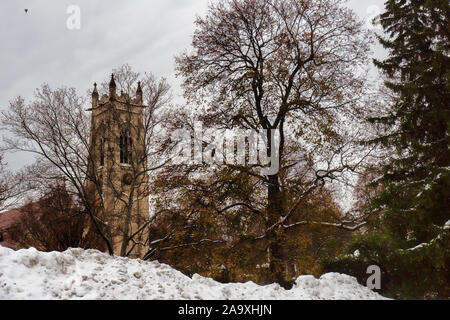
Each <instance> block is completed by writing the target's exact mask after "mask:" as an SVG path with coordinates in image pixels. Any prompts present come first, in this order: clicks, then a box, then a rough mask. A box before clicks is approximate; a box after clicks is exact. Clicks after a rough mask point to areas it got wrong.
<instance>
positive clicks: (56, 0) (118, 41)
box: [0, 0, 384, 169]
mask: <svg viewBox="0 0 450 320" xmlns="http://www.w3.org/2000/svg"><path fill="white" fill-rule="evenodd" d="M210 1H213V0H210ZM207 4H208V1H207V0H129V1H119V0H82V1H76V0H72V1H65V0H45V1H39V0H34V1H32V0H14V1H13V0H2V1H0V70H1V77H0V110H4V108H6V107H7V106H8V101H10V100H11V99H13V98H14V97H16V96H18V95H21V96H23V97H25V98H32V97H33V93H34V90H35V88H37V87H39V86H40V85H41V84H42V83H44V82H45V83H48V84H50V85H51V86H52V87H58V86H61V85H65V86H69V87H75V88H77V89H78V90H79V92H80V93H84V92H86V90H88V89H89V88H91V87H92V85H93V83H94V82H101V81H103V80H105V79H106V78H107V77H108V76H109V74H110V73H111V70H112V69H113V68H116V67H118V66H120V65H122V64H124V63H128V64H130V65H131V66H132V67H133V68H134V69H135V70H137V71H140V72H145V71H149V72H152V73H153V74H155V75H156V76H158V77H166V78H167V79H168V81H169V82H170V84H171V85H172V87H173V92H174V95H175V97H179V96H180V95H181V91H180V88H179V84H180V81H179V80H177V79H176V78H175V76H174V56H175V55H177V54H179V53H180V52H182V51H183V50H186V49H189V45H190V41H191V36H192V33H193V31H194V24H193V22H194V19H195V17H196V15H204V14H205V12H206V8H207ZM383 4H384V0H367V1H363V0H351V1H349V3H348V5H349V6H350V7H351V8H353V9H354V10H355V11H356V12H357V13H358V15H360V17H361V18H363V19H366V20H367V19H370V18H371V17H372V16H373V14H374V12H375V11H376V10H377V8H378V9H379V10H382V9H383V8H384V5H383ZM71 5H77V6H78V8H79V9H80V17H81V20H80V28H79V29H72V30H71V29H69V28H68V27H67V20H69V21H70V22H72V21H73V20H72V18H73V17H75V15H74V14H76V13H75V12H74V11H71V12H70V13H67V11H68V8H69V7H70V6H71ZM24 9H28V12H27V13H25V10H24ZM71 26H75V27H76V25H73V24H71ZM381 52H382V50H380V48H376V53H375V54H376V55H380V54H381ZM7 161H8V162H9V165H10V167H11V168H14V169H17V168H19V167H20V166H22V165H23V164H24V163H25V162H26V160H25V159H24V157H23V156H21V157H18V156H17V155H16V156H14V155H9V156H8V157H7Z"/></svg>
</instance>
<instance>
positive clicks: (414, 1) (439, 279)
mask: <svg viewBox="0 0 450 320" xmlns="http://www.w3.org/2000/svg"><path fill="white" fill-rule="evenodd" d="M385 6H386V10H385V12H384V13H383V14H382V15H381V16H380V22H381V25H382V27H383V29H384V31H385V34H386V37H379V41H380V42H381V44H382V45H383V46H384V48H386V49H387V50H388V53H389V55H388V57H387V58H386V59H385V60H383V61H375V64H376V66H377V67H378V68H379V69H380V70H381V71H382V72H383V74H384V76H385V77H386V79H387V80H386V82H385V85H386V86H387V87H388V88H389V89H390V90H391V91H392V92H393V93H394V95H395V97H396V99H395V101H394V103H393V105H392V106H391V107H390V109H389V112H388V113H387V114H386V115H383V116H380V117H377V118H372V119H370V121H371V122H373V123H374V124H377V125H380V124H381V125H382V126H384V128H385V129H386V130H385V131H384V133H383V134H382V135H380V136H378V137H377V138H376V139H374V140H372V141H371V143H377V144H380V145H383V146H385V147H386V148H393V149H394V150H393V152H392V156H391V157H390V158H388V159H386V161H384V163H383V174H382V177H381V178H379V179H377V180H376V181H375V182H374V183H373V185H374V186H375V185H376V186H378V189H377V190H381V191H380V192H378V195H377V197H376V199H375V201H374V202H373V206H374V209H376V210H377V212H378V213H379V214H378V215H377V216H376V218H375V219H373V221H371V223H370V224H369V226H368V232H366V233H365V234H364V235H363V236H361V237H359V238H358V239H357V240H356V241H355V242H354V243H353V244H352V246H351V250H356V249H358V252H359V255H357V256H347V257H346V258H344V259H343V260H341V261H340V263H341V268H342V263H343V262H345V263H344V265H346V266H347V267H348V268H350V269H352V268H351V267H349V266H350V265H352V264H353V266H354V268H353V269H355V268H356V269H357V268H358V267H356V266H357V265H359V268H361V267H362V266H364V265H365V266H366V267H367V266H368V265H370V264H377V265H379V266H380V267H381V269H382V271H383V276H384V279H382V283H383V284H384V288H382V289H384V290H383V291H384V292H385V293H390V294H391V295H392V296H394V297H401V298H448V296H449V294H450V291H449V283H450V281H449V272H448V269H449V266H450V261H449V260H450V259H449V252H450V249H449V243H450V241H449V238H450V237H449V231H450V220H449V219H450V202H449V199H450V172H449V169H450V166H449V165H450V152H449V149H448V145H449V124H450V110H449V101H450V92H449V87H450V70H449V68H448V67H449V64H450V57H449V52H450V51H449V49H450V41H449V32H450V29H449V25H450V24H449V16H450V7H449V2H448V1H447V0H388V1H387V2H386V4H385ZM380 187H381V188H380ZM344 260H345V261H344ZM334 267H336V266H334ZM347 271H348V270H347ZM353 271H354V270H353ZM364 272H365V271H364ZM355 273H358V274H359V275H361V274H362V273H361V270H359V271H358V272H355Z"/></svg>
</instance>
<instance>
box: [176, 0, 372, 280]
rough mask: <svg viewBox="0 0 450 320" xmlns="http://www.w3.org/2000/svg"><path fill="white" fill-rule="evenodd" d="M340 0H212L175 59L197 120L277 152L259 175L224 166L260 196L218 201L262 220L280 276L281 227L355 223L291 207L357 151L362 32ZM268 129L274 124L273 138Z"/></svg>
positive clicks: (338, 172) (366, 42)
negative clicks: (263, 140)
mask: <svg viewBox="0 0 450 320" xmlns="http://www.w3.org/2000/svg"><path fill="white" fill-rule="evenodd" d="M342 3H343V1H340V0H319V1H311V0H288V1H281V0H224V1H218V2H217V3H215V4H211V5H210V7H209V11H208V14H207V15H206V17H205V18H198V19H197V20H196V26H197V29H196V31H195V33H194V36H193V41H192V47H193V51H192V52H191V53H184V54H182V55H180V56H179V57H178V58H177V70H178V74H179V75H180V76H182V77H183V78H184V88H185V95H186V97H187V98H188V99H189V101H190V102H191V103H192V104H193V105H195V106H196V110H197V114H199V115H201V119H202V121H203V123H204V124H205V125H207V126H209V127H212V128H228V129H253V130H255V131H258V132H264V133H265V134H267V135H268V137H267V141H269V143H268V144H267V155H268V156H270V155H273V154H276V155H277V156H278V162H279V164H280V169H279V171H278V172H277V173H275V174H262V171H261V167H260V166H231V167H232V169H234V170H237V171H240V172H245V173H246V174H247V176H248V177H251V179H255V184H256V186H257V187H258V188H255V187H254V190H259V192H258V194H259V196H258V197H256V199H255V198H253V200H252V199H247V200H248V201H239V202H235V201H233V199H232V198H229V202H226V203H224V204H223V207H222V208H220V209H218V210H219V211H220V212H223V211H228V210H231V211H235V212H239V210H241V211H242V210H248V209H249V210H250V211H251V212H254V213H255V214H262V215H263V216H264V217H265V218H264V219H265V227H264V229H263V230H262V231H261V233H260V235H258V236H252V238H253V239H266V240H268V247H267V249H268V252H269V258H268V259H269V262H270V270H271V272H272V274H273V280H274V281H278V282H280V283H283V282H284V280H283V277H282V270H281V268H282V261H283V256H282V250H281V247H282V238H283V234H284V232H285V231H286V230H288V229H291V228H295V227H299V226H302V225H306V224H321V225H323V226H334V227H339V228H345V229H349V230H355V229H356V228H358V227H360V226H361V221H355V219H351V220H342V219H340V220H338V221H334V222H330V221H312V220H309V219H308V220H298V219H299V217H301V215H298V212H297V209H298V206H299V204H300V203H301V202H302V201H303V200H304V199H305V197H307V196H308V195H309V194H311V192H313V191H314V190H315V189H317V188H320V187H322V186H324V185H325V184H326V183H327V182H329V181H333V180H337V179H339V178H340V177H342V176H343V174H344V173H345V172H347V171H352V170H355V169H356V168H357V166H358V165H359V164H360V163H361V162H362V160H363V159H364V157H365V155H364V153H362V154H361V152H362V151H363V149H358V147H357V145H356V144H355V143H354V142H355V141H356V140H357V139H358V138H359V134H360V131H359V130H358V127H359V125H358V124H359V123H360V122H361V116H362V115H363V114H364V112H365V108H366V107H365V106H364V101H365V93H366V92H367V86H366V73H365V71H364V70H365V66H367V64H368V61H369V60H368V53H369V52H370V45H371V36H370V34H369V33H368V32H367V31H365V30H364V29H363V24H362V22H360V21H358V19H357V17H356V15H355V13H353V12H352V11H351V10H350V9H347V8H345V7H343V5H342ZM198 102H199V103H198ZM203 105H206V106H207V107H203ZM270 130H276V132H277V133H278V135H279V143H278V144H275V143H272V142H271V139H270V136H269V132H270ZM264 189H265V191H263V190H264ZM255 200H257V201H255ZM294 216H296V217H297V218H296V219H293V217H294Z"/></svg>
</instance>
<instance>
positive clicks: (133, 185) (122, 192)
mask: <svg viewBox="0 0 450 320" xmlns="http://www.w3.org/2000/svg"><path fill="white" fill-rule="evenodd" d="M90 110H91V111H92V123H91V137H90V143H91V146H90V148H91V152H90V153H91V157H90V159H89V162H90V163H89V170H90V175H91V177H92V178H91V179H90V180H91V182H90V184H91V185H92V188H94V189H93V194H95V195H97V196H94V197H95V203H96V204H97V205H96V207H97V210H96V212H98V213H97V215H98V217H99V219H100V220H101V221H102V222H103V225H104V226H105V234H106V236H107V237H108V238H110V239H112V246H113V249H114V254H116V255H127V256H130V257H142V255H143V254H145V250H146V248H147V240H148V228H146V227H145V222H146V221H147V220H148V217H149V203H148V200H149V198H148V197H149V195H148V189H149V186H148V168H147V152H146V142H145V139H146V134H145V129H144V124H143V110H144V106H143V101H142V89H141V84H140V83H138V87H137V90H136V97H135V98H131V97H129V95H128V94H126V93H122V92H121V94H120V95H118V94H117V93H116V83H115V80H114V75H112V76H111V81H110V83H109V95H106V94H105V95H103V96H102V97H101V99H99V94H98V91H97V85H96V84H94V90H93V92H92V108H91V109H90ZM100 195H101V196H100Z"/></svg>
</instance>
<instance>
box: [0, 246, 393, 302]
mask: <svg viewBox="0 0 450 320" xmlns="http://www.w3.org/2000/svg"><path fill="white" fill-rule="evenodd" d="M0 299H160V300H162V299H207V300H211V299H219V300H224V299H233V300H237V299H239V300H241V299H253V300H260V299H264V300H278V299H384V297H382V296H380V295H379V294H377V293H375V292H373V291H371V290H369V289H367V288H366V287H364V286H361V285H359V284H358V283H357V281H356V279H355V278H353V277H350V276H347V275H343V274H338V273H328V274H325V275H323V276H322V277H321V278H320V279H316V278H314V277H313V276H301V277H299V278H298V279H297V281H296V285H295V286H294V287H293V288H292V289H291V290H284V289H283V288H281V287H280V286H279V285H277V284H272V285H267V286H259V285H257V284H255V283H253V282H247V283H230V284H222V283H219V282H216V281H214V280H212V279H209V278H205V277H201V276H199V275H194V276H193V277H192V279H191V278H189V277H187V276H185V275H183V274H182V273H181V272H179V271H177V270H175V269H173V268H171V267H169V266H168V265H165V264H160V263H158V262H155V261H152V262H146V261H142V260H139V259H128V258H122V257H111V256H109V255H107V254H105V253H102V252H99V251H96V250H82V249H69V250H66V251H64V252H50V253H44V252H39V251H37V250H36V249H34V248H31V249H26V250H18V251H14V250H11V249H8V248H4V247H1V246H0Z"/></svg>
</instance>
